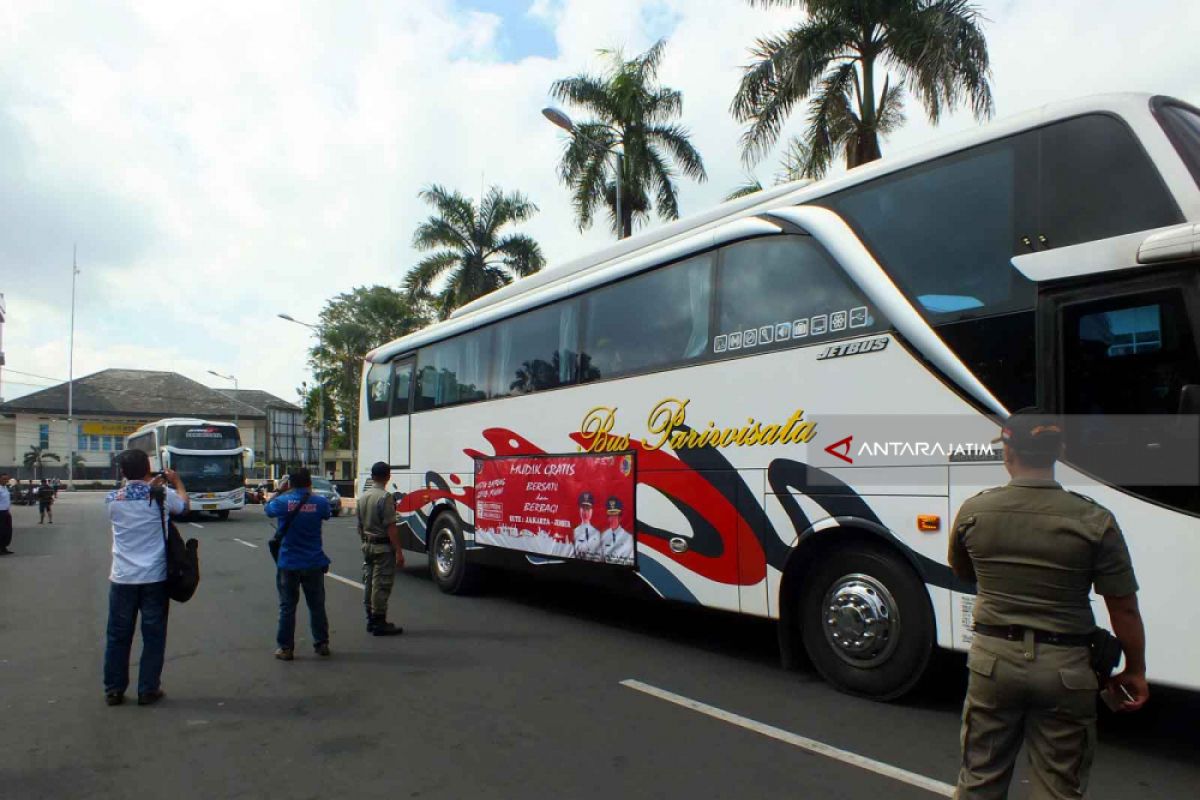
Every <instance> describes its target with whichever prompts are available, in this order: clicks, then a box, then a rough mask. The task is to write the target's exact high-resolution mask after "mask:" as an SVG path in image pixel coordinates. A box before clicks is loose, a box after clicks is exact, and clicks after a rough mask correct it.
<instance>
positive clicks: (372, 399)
mask: <svg viewBox="0 0 1200 800" xmlns="http://www.w3.org/2000/svg"><path fill="white" fill-rule="evenodd" d="M391 391H392V365H391V364H372V365H371V369H369V370H368V371H367V417H368V418H369V419H383V418H384V417H386V416H387V415H388V395H389V394H391Z"/></svg>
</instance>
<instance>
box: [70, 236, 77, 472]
mask: <svg viewBox="0 0 1200 800" xmlns="http://www.w3.org/2000/svg"><path fill="white" fill-rule="evenodd" d="M78 274H79V262H78V259H77V248H76V247H74V246H72V248H71V336H70V339H69V344H68V345H67V446H68V447H69V448H70V450H69V455H68V456H67V488H68V489H74V488H75V444H76V440H77V439H78V438H79V437H78V436H76V435H75V431H74V428H75V276H76V275H78Z"/></svg>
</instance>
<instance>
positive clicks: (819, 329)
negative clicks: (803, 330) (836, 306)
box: [808, 314, 829, 336]
mask: <svg viewBox="0 0 1200 800" xmlns="http://www.w3.org/2000/svg"><path fill="white" fill-rule="evenodd" d="M828 329H829V315H828V314H817V315H816V316H814V317H813V318H812V321H810V322H809V324H808V332H809V333H811V334H812V335H813V336H820V335H821V334H822V333H824V332H825V331H827V330H828Z"/></svg>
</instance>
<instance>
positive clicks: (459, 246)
mask: <svg viewBox="0 0 1200 800" xmlns="http://www.w3.org/2000/svg"><path fill="white" fill-rule="evenodd" d="M420 197H421V199H422V200H424V201H425V202H427V203H429V204H430V205H432V206H433V207H434V209H435V211H436V213H435V214H434V215H433V216H431V217H430V218H429V219H427V220H426V221H425V222H422V223H421V224H420V225H419V226H417V231H416V233H415V234H413V247H415V248H417V249H418V250H421V251H428V250H435V251H436V252H434V253H433V254H432V255H428V256H426V257H425V258H424V259H422V260H421V262H420V263H419V264H417V265H416V266H415V267H413V268H412V270H411V271H409V273H408V275H406V276H405V278H404V283H403V284H402V287H401V288H402V289H403V290H404V291H405V292H406V293H407V294H408V297H409V299H410V300H411V301H413V302H417V303H420V302H423V301H427V302H430V303H432V305H433V306H434V307H435V308H436V310H437V312H438V313H439V314H440V315H441V317H442V318H443V319H445V318H446V317H448V316H450V312H451V311H453V310H454V309H456V308H458V307H459V306H461V305H464V304H465V303H469V302H471V301H472V300H474V299H476V298H478V297H483V296H484V295H485V294H487V293H488V292H492V291H495V290H496V289H499V288H500V287H501V286H505V285H507V284H509V283H512V280H513V278H514V277H523V276H525V275H532V274H533V273H535V272H537V271H538V270H540V269H541V268H542V267H543V266H545V264H546V259H545V258H544V257H543V256H542V250H541V248H540V247H538V244H537V242H535V241H534V240H533V239H531V238H530V237H529V236H526V235H525V234H523V233H509V234H504V235H501V229H502V228H503V227H504V226H505V225H509V224H515V223H520V222H526V221H528V220H529V219H530V218H531V217H532V216H533V215H534V214H535V213H536V212H537V210H538V208H537V206H535V205H534V204H533V203H531V202H529V200H528V199H526V197H525V196H524V195H523V194H521V193H520V192H513V193H511V194H504V193H503V192H502V191H501V190H500V188H499V187H498V186H493V187H491V188H490V189H488V192H487V194H486V195H484V197H483V200H482V201H481V202H480V203H479V207H478V208H476V206H475V203H474V202H472V201H471V200H470V199H468V198H466V197H464V196H463V195H461V194H459V193H458V192H452V191H450V190H449V189H446V188H445V187H442V186H438V185H436V184H435V185H433V186H430V187H429V188H427V189H423V190H422V191H421V193H420ZM439 248H440V249H439ZM439 280H440V281H441V288H440V289H438V290H436V291H435V290H434V285H435V284H437V283H438V282H439Z"/></svg>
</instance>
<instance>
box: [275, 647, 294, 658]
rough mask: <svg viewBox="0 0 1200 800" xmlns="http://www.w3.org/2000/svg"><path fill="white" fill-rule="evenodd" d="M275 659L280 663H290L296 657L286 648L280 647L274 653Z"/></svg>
mask: <svg viewBox="0 0 1200 800" xmlns="http://www.w3.org/2000/svg"><path fill="white" fill-rule="evenodd" d="M275 657H276V658H278V659H279V660H280V661H291V660H292V659H293V658H295V657H296V654H295V653H293V652H292V651H291V650H290V649H289V648H287V647H281V648H279V649H278V650H276V651H275Z"/></svg>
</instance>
